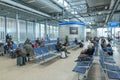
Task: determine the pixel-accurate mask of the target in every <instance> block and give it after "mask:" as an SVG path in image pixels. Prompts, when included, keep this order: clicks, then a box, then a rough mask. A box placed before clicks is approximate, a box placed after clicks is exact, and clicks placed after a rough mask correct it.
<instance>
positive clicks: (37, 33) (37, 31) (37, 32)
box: [35, 23, 40, 38]
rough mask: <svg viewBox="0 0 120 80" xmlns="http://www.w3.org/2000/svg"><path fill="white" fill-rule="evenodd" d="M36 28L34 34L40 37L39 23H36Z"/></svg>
mask: <svg viewBox="0 0 120 80" xmlns="http://www.w3.org/2000/svg"><path fill="white" fill-rule="evenodd" d="M35 28H36V30H35V32H36V33H35V34H36V38H40V25H39V23H36V27H35Z"/></svg>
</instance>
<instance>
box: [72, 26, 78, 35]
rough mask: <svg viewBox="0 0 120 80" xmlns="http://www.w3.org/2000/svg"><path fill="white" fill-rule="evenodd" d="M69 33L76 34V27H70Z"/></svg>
mask: <svg viewBox="0 0 120 80" xmlns="http://www.w3.org/2000/svg"><path fill="white" fill-rule="evenodd" d="M70 34H78V27H70Z"/></svg>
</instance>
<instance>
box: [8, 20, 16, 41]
mask: <svg viewBox="0 0 120 80" xmlns="http://www.w3.org/2000/svg"><path fill="white" fill-rule="evenodd" d="M7 33H8V34H9V35H11V37H12V39H13V41H17V30H16V20H15V19H12V18H7Z"/></svg>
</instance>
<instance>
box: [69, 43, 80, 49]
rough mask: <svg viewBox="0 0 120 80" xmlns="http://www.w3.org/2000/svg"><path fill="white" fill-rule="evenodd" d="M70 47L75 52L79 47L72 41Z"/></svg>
mask: <svg viewBox="0 0 120 80" xmlns="http://www.w3.org/2000/svg"><path fill="white" fill-rule="evenodd" d="M69 47H70V48H71V49H73V50H74V49H77V48H78V47H79V45H77V44H76V43H75V42H74V41H70V42H69Z"/></svg>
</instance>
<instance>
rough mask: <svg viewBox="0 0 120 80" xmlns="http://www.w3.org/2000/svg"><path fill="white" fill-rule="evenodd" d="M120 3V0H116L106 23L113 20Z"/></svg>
mask: <svg viewBox="0 0 120 80" xmlns="http://www.w3.org/2000/svg"><path fill="white" fill-rule="evenodd" d="M119 3H120V0H116V2H115V3H114V6H113V8H112V12H111V14H110V15H109V16H108V17H107V18H106V22H105V24H107V23H108V22H109V21H110V20H111V18H112V16H113V14H114V12H115V11H116V9H117V7H118V5H119ZM111 4H112V3H111Z"/></svg>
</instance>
